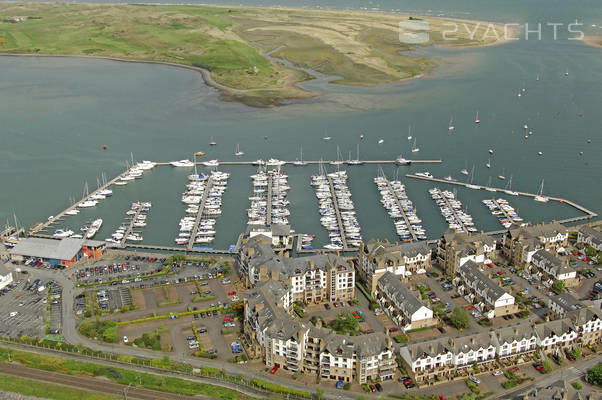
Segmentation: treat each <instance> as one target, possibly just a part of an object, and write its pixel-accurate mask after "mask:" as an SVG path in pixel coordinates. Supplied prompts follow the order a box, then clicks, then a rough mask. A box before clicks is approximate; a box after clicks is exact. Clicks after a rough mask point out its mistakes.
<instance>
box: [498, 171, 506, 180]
mask: <svg viewBox="0 0 602 400" xmlns="http://www.w3.org/2000/svg"><path fill="white" fill-rule="evenodd" d="M497 177H498V178H499V179H501V180H505V179H506V175H505V174H504V170H503V169H502V173H501V174H500V175H498V176H497Z"/></svg>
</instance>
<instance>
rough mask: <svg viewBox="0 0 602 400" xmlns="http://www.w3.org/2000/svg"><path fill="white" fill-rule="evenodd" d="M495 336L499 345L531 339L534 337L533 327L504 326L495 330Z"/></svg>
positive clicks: (529, 325) (524, 324) (520, 325)
mask: <svg viewBox="0 0 602 400" xmlns="http://www.w3.org/2000/svg"><path fill="white" fill-rule="evenodd" d="M494 332H495V335H496V336H497V340H498V342H499V343H500V344H503V343H511V342H513V341H514V340H517V341H520V340H523V339H531V338H532V337H533V336H535V330H534V327H533V326H532V325H531V324H530V323H522V324H518V325H514V326H504V327H501V328H498V329H496V330H495V331H494Z"/></svg>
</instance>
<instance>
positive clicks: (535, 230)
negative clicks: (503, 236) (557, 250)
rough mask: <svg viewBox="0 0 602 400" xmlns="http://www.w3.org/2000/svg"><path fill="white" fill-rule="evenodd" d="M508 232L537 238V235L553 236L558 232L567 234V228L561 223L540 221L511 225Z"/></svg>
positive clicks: (512, 234) (515, 235)
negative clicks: (540, 222)
mask: <svg viewBox="0 0 602 400" xmlns="http://www.w3.org/2000/svg"><path fill="white" fill-rule="evenodd" d="M508 233H509V234H510V235H511V236H513V237H517V236H519V235H522V236H523V237H527V238H528V237H531V238H539V237H554V236H557V235H558V234H559V233H562V234H567V233H568V230H567V229H566V227H565V226H564V225H562V224H559V223H558V222H551V223H542V224H537V225H529V226H517V225H513V226H511V227H510V228H509V229H508Z"/></svg>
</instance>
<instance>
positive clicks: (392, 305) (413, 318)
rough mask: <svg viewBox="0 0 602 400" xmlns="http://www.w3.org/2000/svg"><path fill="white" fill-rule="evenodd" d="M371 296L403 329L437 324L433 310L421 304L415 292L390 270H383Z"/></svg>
mask: <svg viewBox="0 0 602 400" xmlns="http://www.w3.org/2000/svg"><path fill="white" fill-rule="evenodd" d="M372 296H373V297H374V298H375V299H376V301H377V302H378V303H379V304H380V306H381V307H382V309H383V310H384V311H385V313H386V314H387V315H388V316H389V317H390V318H391V320H392V321H393V322H395V323H396V324H397V325H398V326H399V327H400V328H401V329H402V330H404V331H408V330H412V329H418V328H424V327H427V326H432V325H435V324H437V320H436V319H435V318H434V316H433V310H431V309H430V308H428V307H426V306H425V305H424V304H422V303H421V302H420V300H419V299H418V298H417V296H416V294H414V293H412V292H411V291H410V290H409V289H408V288H407V287H406V286H405V285H404V284H403V283H402V282H401V281H400V280H399V278H398V277H397V276H395V275H393V274H392V273H391V272H385V273H384V275H382V276H381V277H380V278H379V279H378V284H377V288H376V290H375V291H374V292H373V293H372Z"/></svg>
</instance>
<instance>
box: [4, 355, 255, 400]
mask: <svg viewBox="0 0 602 400" xmlns="http://www.w3.org/2000/svg"><path fill="white" fill-rule="evenodd" d="M8 352H9V350H8V349H6V348H0V360H3V361H6V360H8ZM10 355H11V360H13V361H14V362H18V363H20V364H23V365H25V366H28V367H31V368H37V369H42V370H46V371H54V372H59V373H64V374H69V375H87V376H103V377H105V378H108V379H109V380H111V381H114V382H118V383H122V384H126V385H127V384H129V383H132V382H133V383H134V384H136V385H139V382H141V384H142V385H141V386H143V387H145V388H148V389H154V390H160V391H163V392H168V393H176V394H183V395H189V396H193V395H197V394H201V395H205V396H209V397H211V398H219V399H224V400H246V399H254V398H253V397H251V396H247V395H245V394H242V393H240V392H237V391H235V390H232V389H229V388H225V387H221V386H215V385H210V384H206V383H200V382H194V381H189V380H186V379H180V378H173V377H170V376H165V375H155V374H148V373H143V372H139V371H133V370H128V369H124V368H113V367H108V366H104V365H99V364H94V363H91V362H84V361H78V360H71V359H65V358H61V357H52V356H47V355H41V354H35V353H28V352H24V351H18V350H12V349H11V350H10ZM164 363H173V361H170V360H169V358H167V359H165V358H164V359H153V365H155V366H158V367H161V366H162V365H163V364H164ZM189 368H190V369H191V368H192V366H189ZM188 372H190V371H188ZM42 397H45V396H42ZM72 398H73V397H72ZM75 398H77V397H75Z"/></svg>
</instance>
